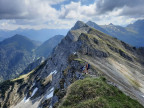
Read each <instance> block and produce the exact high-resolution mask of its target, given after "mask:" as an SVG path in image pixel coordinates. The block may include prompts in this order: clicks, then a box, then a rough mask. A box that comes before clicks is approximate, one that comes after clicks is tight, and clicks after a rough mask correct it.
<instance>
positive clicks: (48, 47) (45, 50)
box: [35, 35, 64, 58]
mask: <svg viewBox="0 0 144 108" xmlns="http://www.w3.org/2000/svg"><path fill="white" fill-rule="evenodd" d="M63 38H64V36H63V35H56V36H54V37H52V38H50V39H48V40H47V41H45V42H44V43H43V44H42V45H40V46H39V47H38V48H37V49H36V51H35V52H36V55H37V56H42V57H45V58H47V57H48V56H49V55H50V54H51V52H52V50H53V49H54V48H55V47H56V46H57V45H58V44H59V43H60V41H61V40H62V39H63Z"/></svg>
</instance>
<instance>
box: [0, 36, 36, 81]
mask: <svg viewBox="0 0 144 108" xmlns="http://www.w3.org/2000/svg"><path fill="white" fill-rule="evenodd" d="M36 47H37V46H36V45H35V44H34V43H33V41H31V40H29V39H28V38H26V37H25V36H21V35H15V36H13V37H11V38H8V39H6V40H4V41H2V42H0V61H1V62H0V79H1V81H3V80H7V79H11V78H14V77H15V76H17V75H19V73H20V72H22V70H24V69H25V67H27V66H28V64H29V63H31V62H33V61H34V58H35V56H34V54H33V52H32V51H33V49H35V48H36Z"/></svg>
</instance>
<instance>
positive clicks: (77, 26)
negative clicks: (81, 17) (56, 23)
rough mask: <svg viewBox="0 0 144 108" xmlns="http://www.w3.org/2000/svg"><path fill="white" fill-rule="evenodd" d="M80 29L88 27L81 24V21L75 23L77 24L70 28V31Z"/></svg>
mask: <svg viewBox="0 0 144 108" xmlns="http://www.w3.org/2000/svg"><path fill="white" fill-rule="evenodd" d="M82 27H88V25H87V24H85V23H84V22H82V21H77V22H76V23H75V25H74V27H72V29H71V30H76V29H80V28H82Z"/></svg>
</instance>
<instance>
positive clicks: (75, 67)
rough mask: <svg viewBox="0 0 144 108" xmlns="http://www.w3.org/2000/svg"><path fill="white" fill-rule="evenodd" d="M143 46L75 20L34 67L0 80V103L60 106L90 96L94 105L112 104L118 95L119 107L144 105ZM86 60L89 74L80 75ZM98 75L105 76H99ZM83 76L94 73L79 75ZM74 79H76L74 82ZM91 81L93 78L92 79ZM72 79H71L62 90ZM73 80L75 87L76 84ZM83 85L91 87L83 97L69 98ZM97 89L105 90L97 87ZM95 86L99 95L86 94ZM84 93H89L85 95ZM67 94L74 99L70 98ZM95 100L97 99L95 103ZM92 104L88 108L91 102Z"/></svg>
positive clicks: (6, 106)
mask: <svg viewBox="0 0 144 108" xmlns="http://www.w3.org/2000/svg"><path fill="white" fill-rule="evenodd" d="M143 52H144V49H143V48H140V49H138V48H135V47H132V46H129V45H128V44H126V43H124V42H122V41H120V40H117V39H116V38H112V37H111V36H108V35H106V34H104V33H102V32H100V31H98V30H96V29H94V28H91V27H89V26H88V25H87V24H85V23H83V22H81V21H78V22H77V23H76V24H75V26H74V27H73V28H72V29H71V30H70V31H69V32H68V34H67V36H66V37H65V38H64V39H63V40H62V41H61V43H60V44H59V45H58V46H57V47H56V48H55V49H54V51H53V53H52V54H51V56H50V57H49V58H48V59H47V60H45V61H44V62H43V63H42V64H41V65H40V66H39V67H37V68H35V69H34V70H32V71H31V72H29V73H27V74H25V75H22V76H20V77H18V78H16V79H13V80H9V81H6V82H3V83H2V84H1V85H0V106H1V107H2V108H9V107H10V108H27V107H29V108H38V107H42V108H51V107H60V108H63V107H64V108H65V107H72V106H73V105H74V106H75V105H77V104H76V103H77V102H82V101H83V100H85V102H84V101H83V102H84V103H83V104H82V103H79V105H81V106H83V105H88V102H90V103H91V105H94V107H96V106H99V105H100V107H107V106H109V107H112V106H115V105H113V104H116V103H117V102H116V103H112V101H111V100H115V101H116V100H117V101H120V103H118V104H119V105H120V106H122V107H131V106H134V105H135V106H138V107H140V108H143V106H142V105H144V80H143V79H144V73H143V72H144V53H143ZM87 63H88V64H90V66H91V67H90V69H89V70H88V71H89V75H84V73H83V70H82V68H83V67H84V66H85V65H86V64H87ZM100 76H104V77H105V78H106V79H105V78H102V79H100V78H98V77H100ZM85 77H95V78H97V79H95V80H94V79H92V78H90V79H91V80H90V79H84V80H81V79H83V78H85ZM76 80H79V81H78V82H76V83H74V82H75V81H76ZM85 81H87V83H88V84H87V83H86V82H85ZM83 82H85V83H83ZM93 82H95V83H97V84H96V85H94V84H93ZM72 83H74V85H72V86H71V87H70V89H68V90H67V88H68V87H69V86H70V85H71V84H72ZM81 83H83V84H81ZM99 84H100V85H101V86H100V85H99ZM79 85H80V86H79ZM88 85H89V86H88ZM74 86H76V87H78V86H79V87H80V88H77V89H75V88H74ZM85 86H86V87H85ZM85 88H86V90H87V89H88V90H94V91H93V92H92V91H90V92H84V93H88V94H87V95H86V94H85V95H83V94H80V96H82V98H81V97H75V99H74V100H73V98H74V97H73V96H75V95H73V94H74V93H76V94H79V92H81V91H84V90H85ZM117 88H118V89H120V90H121V91H122V92H124V94H123V93H122V92H121V91H119V90H118V89H117ZM79 90H80V91H79ZM101 90H107V91H103V92H102V91H101ZM112 90H113V91H112ZM73 92H74V93H73ZM95 92H98V95H96V94H93V95H91V93H95ZM105 92H107V93H106V95H107V96H108V97H107V98H106V97H104V96H103V95H104V93H105ZM100 93H102V94H100ZM89 94H90V97H88V95H89ZM108 94H109V95H108ZM110 94H111V95H110ZM126 95H128V96H130V97H131V98H132V99H130V97H128V96H126ZM78 96H79V95H78ZM119 96H120V98H118V97H119ZM84 97H85V98H84ZM79 98H80V101H79ZM71 99H72V101H74V102H73V103H70V101H71ZM77 99H78V100H77ZM118 99H119V100H118ZM133 99H134V100H133ZM136 100H137V101H138V102H139V103H141V104H142V105H140V104H139V103H138V102H137V101H136ZM125 101H126V103H125ZM95 102H98V104H94V103H95ZM102 103H103V104H102ZM69 105H71V106H69ZM91 105H89V106H88V108H91ZM81 106H75V107H76V108H79V107H81Z"/></svg>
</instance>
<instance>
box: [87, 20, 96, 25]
mask: <svg viewBox="0 0 144 108" xmlns="http://www.w3.org/2000/svg"><path fill="white" fill-rule="evenodd" d="M86 24H96V23H95V22H93V21H88V22H87V23H86ZM96 25H97V24H96Z"/></svg>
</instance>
